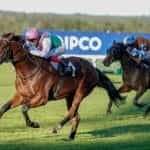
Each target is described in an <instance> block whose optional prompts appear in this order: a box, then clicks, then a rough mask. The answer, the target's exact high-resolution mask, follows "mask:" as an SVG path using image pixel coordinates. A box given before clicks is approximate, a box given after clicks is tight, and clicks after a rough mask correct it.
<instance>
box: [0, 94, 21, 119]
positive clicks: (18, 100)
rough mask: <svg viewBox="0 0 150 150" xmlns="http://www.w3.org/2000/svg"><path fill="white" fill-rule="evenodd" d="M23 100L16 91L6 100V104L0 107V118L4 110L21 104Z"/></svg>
mask: <svg viewBox="0 0 150 150" xmlns="http://www.w3.org/2000/svg"><path fill="white" fill-rule="evenodd" d="M23 101H24V98H23V97H22V96H21V95H19V94H18V93H16V94H15V96H14V97H13V98H12V99H11V100H10V101H8V102H7V103H6V104H4V105H3V106H2V107H1V109H0V118H1V117H2V116H3V114H4V113H5V112H7V111H8V110H9V109H11V108H14V107H17V106H19V105H21V104H22V103H23Z"/></svg>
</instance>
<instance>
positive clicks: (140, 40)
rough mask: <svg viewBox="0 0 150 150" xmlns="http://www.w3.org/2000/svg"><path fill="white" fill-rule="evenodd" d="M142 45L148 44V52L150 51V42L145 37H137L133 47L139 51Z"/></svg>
mask: <svg viewBox="0 0 150 150" xmlns="http://www.w3.org/2000/svg"><path fill="white" fill-rule="evenodd" d="M142 44H146V46H147V50H148V51H149V50H150V40H148V39H146V38H143V37H137V38H136V40H135V44H134V46H133V47H134V48H137V49H139V46H140V45H142Z"/></svg>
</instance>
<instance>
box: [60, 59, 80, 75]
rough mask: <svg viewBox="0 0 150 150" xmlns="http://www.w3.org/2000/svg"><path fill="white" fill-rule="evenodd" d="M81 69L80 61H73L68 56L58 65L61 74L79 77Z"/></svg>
mask: <svg viewBox="0 0 150 150" xmlns="http://www.w3.org/2000/svg"><path fill="white" fill-rule="evenodd" d="M80 71H81V66H80V65H79V64H78V63H75V62H72V61H71V60H69V59H68V58H62V59H61V63H60V64H59V66H58V72H59V74H60V75H61V76H65V77H77V76H79V74H80Z"/></svg>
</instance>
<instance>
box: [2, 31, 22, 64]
mask: <svg viewBox="0 0 150 150" xmlns="http://www.w3.org/2000/svg"><path fill="white" fill-rule="evenodd" d="M19 40H20V39H19V36H15V35H14V34H13V33H8V34H4V35H2V36H1V37H0V64H2V63H3V62H8V61H14V59H15V58H17V56H18V55H19V54H20V53H19V50H20V49H21V48H22V44H21V43H20V42H19Z"/></svg>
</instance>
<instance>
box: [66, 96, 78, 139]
mask: <svg viewBox="0 0 150 150" xmlns="http://www.w3.org/2000/svg"><path fill="white" fill-rule="evenodd" d="M73 96H74V95H73ZM73 96H72V97H68V98H66V103H67V109H68V111H69V109H70V107H71V105H72V101H73ZM79 122H80V116H79V114H78V112H75V114H74V116H73V118H72V128H71V132H70V136H69V139H74V138H75V135H76V132H77V128H78V125H79Z"/></svg>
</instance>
